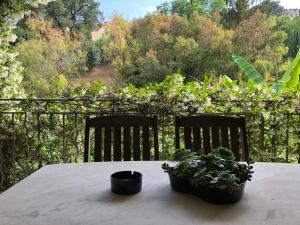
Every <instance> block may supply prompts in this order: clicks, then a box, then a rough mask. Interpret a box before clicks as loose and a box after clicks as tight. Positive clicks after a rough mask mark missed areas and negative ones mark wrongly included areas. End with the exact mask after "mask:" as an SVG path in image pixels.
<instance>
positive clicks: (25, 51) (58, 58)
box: [17, 18, 86, 96]
mask: <svg viewBox="0 0 300 225" xmlns="http://www.w3.org/2000/svg"><path fill="white" fill-rule="evenodd" d="M26 24H27V26H28V28H29V29H30V31H31V32H33V33H34V36H35V38H34V39H30V40H28V41H23V42H20V43H19V44H18V46H17V51H18V52H19V54H20V56H19V59H20V61H21V62H22V63H23V65H24V67H25V73H24V84H25V87H26V91H27V92H33V93H36V94H37V95H38V96H45V95H53V94H59V93H61V92H62V91H63V89H64V88H61V89H57V88H58V87H64V86H65V85H66V78H65V77H67V78H69V77H72V76H77V75H78V74H80V73H81V71H82V69H83V68H84V66H85V54H86V53H85V52H84V51H83V50H82V48H81V37H80V36H77V39H75V37H74V36H73V37H71V34H70V33H68V32H66V31H65V32H63V31H62V30H60V29H57V28H53V25H52V21H51V20H44V19H40V18H33V19H29V20H27V22H26ZM57 82H58V83H59V84H58V83H57Z"/></svg>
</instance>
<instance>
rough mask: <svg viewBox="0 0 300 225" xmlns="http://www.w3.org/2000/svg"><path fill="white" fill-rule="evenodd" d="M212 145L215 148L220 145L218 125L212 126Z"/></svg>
mask: <svg viewBox="0 0 300 225" xmlns="http://www.w3.org/2000/svg"><path fill="white" fill-rule="evenodd" d="M212 147H213V149H216V148H218V147H220V134H219V127H216V126H212Z"/></svg>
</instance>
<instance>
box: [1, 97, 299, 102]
mask: <svg viewBox="0 0 300 225" xmlns="http://www.w3.org/2000/svg"><path fill="white" fill-rule="evenodd" d="M291 100H297V98H288V99H280V100H262V102H264V103H284V102H289V101H291ZM18 101H28V102H93V101H99V102H101V101H103V102H120V101H124V100H123V99H120V98H113V97H102V98H100V97H98V98H89V97H74V98H68V97H61V98H0V102H18ZM211 101H212V102H216V103H217V102H231V103H242V102H245V101H243V100H216V99H213V100H211ZM247 102H256V101H249V100H247Z"/></svg>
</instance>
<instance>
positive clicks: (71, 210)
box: [0, 162, 300, 225]
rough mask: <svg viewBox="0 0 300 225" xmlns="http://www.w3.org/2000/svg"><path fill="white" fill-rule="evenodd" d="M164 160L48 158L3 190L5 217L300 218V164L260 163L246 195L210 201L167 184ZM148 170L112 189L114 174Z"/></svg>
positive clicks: (70, 222) (87, 220)
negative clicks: (131, 191)
mask: <svg viewBox="0 0 300 225" xmlns="http://www.w3.org/2000/svg"><path fill="white" fill-rule="evenodd" d="M161 164H162V162H118V163H116V162H115V163H88V164H63V165H51V166H46V167H44V168H42V169H40V170H39V171H37V172H36V173H34V174H32V175H31V176H29V177H28V178H26V179H25V180H23V181H21V182H20V183H18V184H16V185H15V186H13V187H12V188H10V189H9V190H7V191H6V192H4V193H2V194H0V225H13V224H14V225H15V224H18V225H19V224H20V225H23V224H24V225H44V224H45V225H46V224H49V225H60V224H62V225H96V224H97V225H98V224H101V225H110V224H114V225H118V224H122V225H127V224H128V225H143V224H145V225H146V224H149V225H154V224H163V225H169V224H170V225H171V224H172V225H176V224H178V225H179V224H180V225H185V224H189V225H193V224H201V225H206V224H222V225H226V224H228V225H235V224H236V225H248V224H251V225H264V224H273V225H299V224H300V166H299V165H289V164H273V163H256V164H254V170H255V174H254V178H253V181H252V182H248V183H247V185H246V190H245V195H244V197H243V199H242V200H241V201H240V202H239V203H237V204H233V205H222V206H220V205H212V204H208V203H205V202H203V201H202V200H201V199H199V198H197V197H195V196H193V195H187V194H181V193H176V192H173V191H172V190H171V189H170V185H169V180H168V176H167V174H165V173H163V171H162V169H161ZM120 170H137V171H140V172H142V173H143V189H142V191H141V192H140V193H139V194H136V195H133V196H121V195H116V194H113V193H111V192H110V174H112V173H113V172H116V171H120Z"/></svg>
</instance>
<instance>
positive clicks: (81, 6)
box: [44, 0, 103, 35]
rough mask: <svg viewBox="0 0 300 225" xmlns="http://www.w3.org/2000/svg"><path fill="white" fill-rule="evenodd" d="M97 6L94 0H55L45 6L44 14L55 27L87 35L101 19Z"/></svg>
mask: <svg viewBox="0 0 300 225" xmlns="http://www.w3.org/2000/svg"><path fill="white" fill-rule="evenodd" d="M99 7H100V3H97V2H96V1H95V0H68V1H65V0H56V1H53V2H51V3H49V4H48V5H47V6H45V10H44V14H45V17H46V18H47V19H52V20H53V25H54V27H56V28H59V29H61V30H64V29H68V30H69V31H70V33H71V34H75V33H78V32H82V33H85V34H88V35H89V34H90V32H91V31H92V30H93V29H95V28H96V27H97V25H98V24H100V23H101V22H102V21H103V14H102V12H101V11H99Z"/></svg>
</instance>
